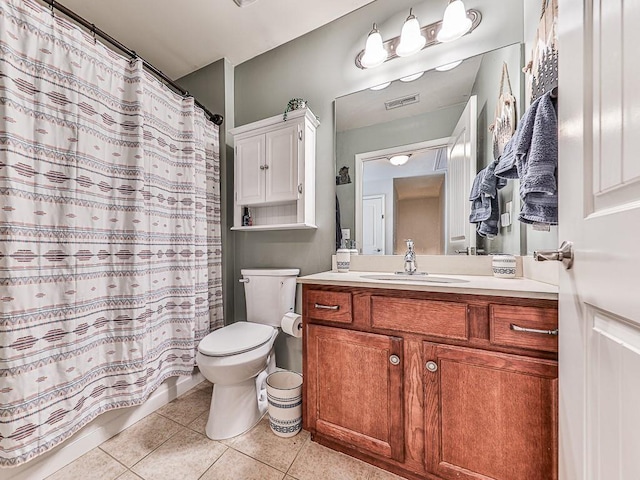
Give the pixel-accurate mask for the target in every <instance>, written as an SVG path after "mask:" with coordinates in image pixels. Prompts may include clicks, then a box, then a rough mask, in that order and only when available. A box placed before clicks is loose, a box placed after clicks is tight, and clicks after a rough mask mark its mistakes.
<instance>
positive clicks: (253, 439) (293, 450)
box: [231, 416, 309, 472]
mask: <svg viewBox="0 0 640 480" xmlns="http://www.w3.org/2000/svg"><path fill="white" fill-rule="evenodd" d="M308 439H309V432H305V431H304V430H303V431H301V432H300V433H299V434H297V435H296V436H294V437H289V438H282V437H278V436H276V435H275V434H274V433H273V432H272V431H271V428H269V417H268V416H265V418H263V419H262V420H261V421H260V423H258V425H256V426H255V427H253V428H252V429H251V430H249V431H248V432H247V433H245V434H243V435H240V436H239V437H236V440H235V441H234V442H233V444H231V447H232V448H233V449H235V450H238V451H240V452H242V453H244V454H246V455H249V456H250V457H253V458H255V459H256V460H260V461H261V462H263V463H266V464H267V465H271V466H272V467H274V468H277V469H278V470H281V471H283V472H286V471H287V470H288V469H289V467H290V466H291V464H292V463H293V460H294V459H295V458H296V455H297V454H298V452H299V451H300V449H301V448H302V446H303V445H304V444H305V443H306V441H307V440H308Z"/></svg>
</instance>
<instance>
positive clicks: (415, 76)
mask: <svg viewBox="0 0 640 480" xmlns="http://www.w3.org/2000/svg"><path fill="white" fill-rule="evenodd" d="M422 75H424V72H418V73H414V74H413V75H407V76H406V77H402V78H401V79H400V81H401V82H413V81H414V80H417V79H419V78H420V77H421V76H422Z"/></svg>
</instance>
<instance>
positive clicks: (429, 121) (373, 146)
mask: <svg viewBox="0 0 640 480" xmlns="http://www.w3.org/2000/svg"><path fill="white" fill-rule="evenodd" d="M464 107H465V105H464V104H460V105H454V106H452V107H448V108H443V109H440V110H437V111H434V112H427V113H423V114H422V115H416V116H414V117H408V118H402V119H399V120H394V121H392V122H387V123H380V124H376V125H371V126H369V127H363V128H356V129H353V130H347V131H345V132H339V133H338V134H337V135H336V167H337V168H339V167H342V166H343V165H346V166H347V167H349V172H350V175H351V176H352V178H351V180H352V183H349V184H347V185H338V186H336V194H337V196H338V201H339V202H340V223H341V226H342V228H350V229H351V238H355V233H356V228H355V215H356V214H355V183H353V176H354V175H355V169H354V164H355V155H356V154H357V153H366V152H373V151H376V150H383V149H386V148H391V147H396V146H401V145H409V144H412V143H418V142H425V141H428V140H435V139H437V138H447V137H449V136H451V132H453V129H454V128H455V126H456V122H457V121H458V119H459V118H460V115H462V111H463V110H464ZM389 201H391V199H389ZM388 227H389V228H391V229H393V225H391V224H389V225H388ZM387 238H388V239H390V238H393V235H391V236H387ZM388 243H389V245H387V246H388V247H389V248H390V250H392V249H393V245H392V244H391V242H388Z"/></svg>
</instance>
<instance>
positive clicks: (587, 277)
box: [558, 0, 640, 480]
mask: <svg viewBox="0 0 640 480" xmlns="http://www.w3.org/2000/svg"><path fill="white" fill-rule="evenodd" d="M559 15H560V17H559V22H558V27H559V45H561V47H560V52H561V56H562V60H561V61H560V76H559V78H560V88H559V106H558V107H559V121H560V157H559V166H558V176H559V181H560V185H559V195H560V199H559V206H560V221H559V235H560V238H561V239H564V240H571V241H573V242H574V254H575V262H574V266H573V269H571V270H564V269H563V271H562V273H561V275H560V312H559V313H560V358H559V362H560V363H559V366H560V381H559V385H560V405H559V407H560V408H559V412H560V456H559V458H560V479H561V480H585V479H589V480H637V479H640V248H639V239H640V160H639V156H640V83H639V80H638V79H640V62H639V60H638V54H637V50H638V48H637V45H638V44H639V43H640V29H639V28H638V25H640V2H638V1H623V0H560V3H559Z"/></svg>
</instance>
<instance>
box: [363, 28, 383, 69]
mask: <svg viewBox="0 0 640 480" xmlns="http://www.w3.org/2000/svg"><path fill="white" fill-rule="evenodd" d="M387 56H388V52H387V50H386V49H385V48H384V45H382V35H380V31H379V30H378V26H377V25H376V24H375V23H374V24H373V28H372V29H371V31H370V32H369V36H368V37H367V43H366V44H365V47H364V55H362V58H361V59H360V63H362V66H363V67H364V68H373V67H377V66H378V65H382V64H383V63H384V61H385V60H386V59H387Z"/></svg>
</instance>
